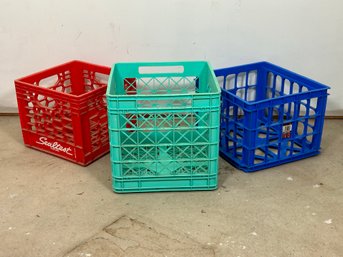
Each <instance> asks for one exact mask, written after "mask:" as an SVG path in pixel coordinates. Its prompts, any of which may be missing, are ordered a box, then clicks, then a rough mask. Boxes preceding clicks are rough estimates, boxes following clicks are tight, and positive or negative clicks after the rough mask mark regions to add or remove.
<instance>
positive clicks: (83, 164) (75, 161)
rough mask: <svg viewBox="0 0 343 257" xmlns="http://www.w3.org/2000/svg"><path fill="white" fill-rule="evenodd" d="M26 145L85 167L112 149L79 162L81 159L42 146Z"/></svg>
mask: <svg viewBox="0 0 343 257" xmlns="http://www.w3.org/2000/svg"><path fill="white" fill-rule="evenodd" d="M25 146H26V147H27V148H30V149H34V150H36V151H40V152H43V153H47V154H49V155H51V156H54V157H57V158H61V159H64V160H66V161H70V162H72V163H75V164H78V165H81V166H84V167H86V166H88V165H89V164H91V163H92V162H94V161H96V160H97V159H99V158H101V157H102V156H104V155H106V154H108V153H109V151H110V150H109V149H108V150H106V151H105V152H103V153H100V154H98V155H96V156H95V157H94V158H93V159H91V160H89V161H88V162H79V161H77V160H75V159H72V158H68V157H65V156H63V155H59V154H55V153H52V152H50V151H47V150H45V149H40V148H38V147H35V146H32V145H28V144H25Z"/></svg>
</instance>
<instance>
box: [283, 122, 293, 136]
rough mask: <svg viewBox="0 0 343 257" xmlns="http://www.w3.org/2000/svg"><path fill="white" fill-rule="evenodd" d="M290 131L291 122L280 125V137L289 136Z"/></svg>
mask: <svg viewBox="0 0 343 257" xmlns="http://www.w3.org/2000/svg"><path fill="white" fill-rule="evenodd" d="M291 132H292V123H286V124H284V125H283V126H282V138H290V137H291Z"/></svg>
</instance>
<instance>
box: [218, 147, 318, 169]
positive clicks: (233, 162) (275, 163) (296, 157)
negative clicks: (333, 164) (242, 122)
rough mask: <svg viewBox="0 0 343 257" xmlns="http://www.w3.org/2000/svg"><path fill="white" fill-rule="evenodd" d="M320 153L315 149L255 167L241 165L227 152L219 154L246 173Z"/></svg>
mask: <svg viewBox="0 0 343 257" xmlns="http://www.w3.org/2000/svg"><path fill="white" fill-rule="evenodd" d="M319 153H320V151H314V152H309V153H306V154H302V155H299V156H294V157H292V158H287V159H284V160H278V161H276V162H271V163H265V164H261V165H254V166H253V167H246V166H242V165H240V164H239V163H238V162H236V161H235V160H232V159H231V158H230V157H229V156H227V154H225V153H224V152H222V151H220V152H219V155H220V157H222V158H223V159H225V160H226V161H227V162H229V163H230V164H231V165H232V166H234V167H235V168H237V169H240V170H242V171H244V172H245V173H251V172H255V171H259V170H263V169H268V168H272V167H275V166H279V165H281V164H287V163H290V162H293V161H298V160H302V159H305V158H308V157H312V156H315V155H318V154H319Z"/></svg>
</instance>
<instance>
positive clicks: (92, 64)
mask: <svg viewBox="0 0 343 257" xmlns="http://www.w3.org/2000/svg"><path fill="white" fill-rule="evenodd" d="M74 63H80V64H86V65H91V66H96V67H98V68H101V69H105V70H107V72H108V75H109V73H110V72H111V67H109V66H104V65H99V64H94V63H90V62H86V61H81V60H77V59H75V60H71V61H68V62H65V63H62V64H59V65H56V66H53V67H50V68H47V69H44V70H41V71H38V72H34V73H31V74H30V75H27V76H24V77H21V78H18V79H15V80H14V84H15V86H17V84H19V85H20V86H21V85H25V86H27V87H30V88H32V89H37V88H39V89H41V90H43V91H48V92H54V93H56V94H57V95H59V96H63V97H68V98H69V97H71V98H74V99H75V100H81V99H82V98H88V96H89V95H92V94H94V93H95V92H98V91H101V90H103V88H105V87H99V88H97V89H95V90H92V91H89V92H86V93H83V94H81V95H73V94H68V93H63V92H60V91H56V90H52V89H50V88H45V87H40V86H34V85H32V84H30V83H28V82H25V81H23V80H25V79H27V78H30V77H31V76H36V75H40V74H42V73H45V72H48V71H50V70H53V69H56V68H62V67H63V66H66V65H71V64H74ZM107 87H108V84H107Z"/></svg>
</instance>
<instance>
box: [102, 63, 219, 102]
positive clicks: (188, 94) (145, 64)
mask: <svg viewBox="0 0 343 257" xmlns="http://www.w3.org/2000/svg"><path fill="white" fill-rule="evenodd" d="M137 63H139V64H140V65H144V66H156V65H161V66H172V65H182V64H192V63H204V64H207V65H208V68H209V71H210V73H211V75H212V77H213V78H214V84H215V89H216V92H208V93H183V94H154V95H126V94H120V95H118V94H110V89H111V88H110V84H112V83H111V81H112V78H113V76H114V71H115V68H116V65H130V64H137ZM171 74H172V73H171ZM220 93H221V88H220V86H219V83H218V80H217V79H216V75H215V73H214V69H213V67H212V65H211V64H210V63H209V62H208V61H205V60H198V61H196V60H194V61H171V62H168V61H165V62H154V61H152V62H147V61H144V62H117V63H115V64H113V65H112V68H111V72H110V76H109V78H108V86H107V90H106V96H107V97H113V98H119V97H125V98H127V97H132V98H133V99H136V98H139V97H147V98H150V97H175V96H176V97H177V96H206V95H218V94H220Z"/></svg>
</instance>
